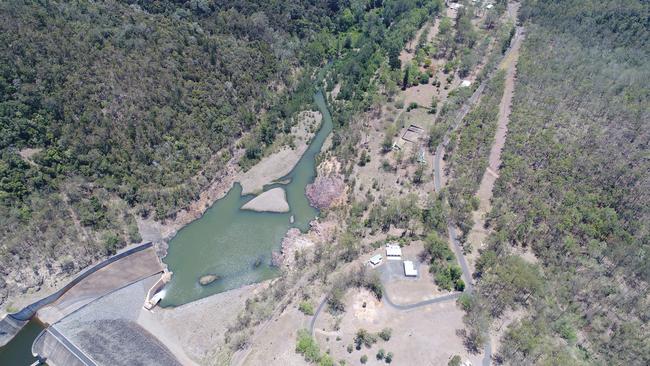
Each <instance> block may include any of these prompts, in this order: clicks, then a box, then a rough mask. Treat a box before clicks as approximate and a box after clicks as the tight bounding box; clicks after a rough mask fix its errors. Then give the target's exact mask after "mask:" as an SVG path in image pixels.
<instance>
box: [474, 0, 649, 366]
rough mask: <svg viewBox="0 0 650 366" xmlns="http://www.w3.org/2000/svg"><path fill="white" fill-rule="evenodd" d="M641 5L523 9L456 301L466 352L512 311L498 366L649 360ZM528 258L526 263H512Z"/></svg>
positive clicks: (530, 5)
mask: <svg viewBox="0 0 650 366" xmlns="http://www.w3.org/2000/svg"><path fill="white" fill-rule="evenodd" d="M649 12H650V6H649V5H648V3H645V2H639V1H632V0H630V1H583V0H580V1H578V0H575V1H563V2H543V1H525V2H524V3H523V5H522V8H521V21H523V22H524V23H525V26H526V29H527V36H526V40H525V42H524V44H523V47H522V51H521V56H520V59H519V64H518V74H517V83H516V86H515V96H514V101H513V109H512V115H511V121H510V124H509V132H508V138H507V141H506V145H505V149H504V152H503V155H502V157H503V164H502V167H501V171H500V178H499V179H498V180H497V183H496V186H495V192H494V193H495V194H494V204H493V207H494V208H493V211H492V212H491V213H490V216H489V224H490V226H491V227H492V228H493V229H494V234H493V235H492V236H491V237H490V239H489V248H488V249H487V250H486V251H484V252H483V253H482V255H481V258H480V260H479V263H478V266H477V276H478V277H479V282H478V286H477V289H478V293H477V295H476V296H475V297H474V298H470V299H467V298H466V299H464V300H463V305H464V306H465V307H466V309H468V315H467V318H466V320H467V323H468V325H469V326H470V337H469V338H470V339H469V340H470V343H471V344H475V345H476V346H478V345H479V344H480V343H481V342H482V341H483V340H484V338H483V337H484V336H485V329H486V327H487V324H489V322H490V321H489V319H492V318H499V317H501V316H502V315H503V314H504V312H505V311H508V310H509V309H524V315H523V316H522V317H521V319H519V320H517V321H515V322H514V323H513V324H511V325H510V326H509V327H508V328H507V330H506V332H505V335H504V337H503V339H502V343H501V346H500V349H499V352H498V356H497V357H498V358H499V360H501V361H503V362H506V363H508V364H517V365H519V364H563V365H567V364H602V365H612V364H628V365H647V364H648V363H649V362H650V329H649V328H648V322H649V321H650V318H649V317H648V315H649V313H648V308H649V307H650V304H649V303H648V293H649V291H648V281H649V280H650V259H649V258H648V253H650V226H649V225H648V223H649V222H650V195H649V193H648V192H649V191H650V190H649V189H648V188H649V187H650V185H649V182H650V160H648V151H649V150H648V149H649V144H650V125H649V122H648V121H650V85H649V84H648V80H650V64H649V63H648V62H647V60H648V59H650V49H649V47H648V40H649V39H650V29H649V27H648V25H649V24H648V14H649ZM522 247H523V248H526V249H528V250H530V251H532V252H533V253H534V254H535V257H536V263H531V262H530V261H526V260H523V259H521V258H520V257H518V256H516V255H515V254H513V248H515V249H517V251H520V250H521V248H522Z"/></svg>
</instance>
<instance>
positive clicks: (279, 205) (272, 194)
mask: <svg viewBox="0 0 650 366" xmlns="http://www.w3.org/2000/svg"><path fill="white" fill-rule="evenodd" d="M241 209H242V210H251V211H257V212H289V203H288V202H287V195H286V193H285V191H284V189H283V188H280V187H278V188H273V189H270V190H268V191H266V192H264V193H262V194H260V195H259V196H257V197H255V198H253V199H252V200H250V201H248V202H247V203H246V204H245V205H243V206H242V207H241Z"/></svg>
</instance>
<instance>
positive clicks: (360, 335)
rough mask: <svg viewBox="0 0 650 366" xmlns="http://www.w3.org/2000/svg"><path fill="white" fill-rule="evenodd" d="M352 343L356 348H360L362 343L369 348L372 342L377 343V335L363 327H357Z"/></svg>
mask: <svg viewBox="0 0 650 366" xmlns="http://www.w3.org/2000/svg"><path fill="white" fill-rule="evenodd" d="M354 343H355V344H356V346H357V349H361V345H362V344H363V345H365V346H366V347H367V348H370V347H372V345H373V344H375V343H377V336H376V335H374V334H372V333H370V332H368V331H367V330H365V329H359V330H358V331H357V335H356V336H355V337H354Z"/></svg>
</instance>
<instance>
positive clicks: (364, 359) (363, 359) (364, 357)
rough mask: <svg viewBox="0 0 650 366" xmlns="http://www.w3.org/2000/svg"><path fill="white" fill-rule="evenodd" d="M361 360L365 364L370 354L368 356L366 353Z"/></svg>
mask: <svg viewBox="0 0 650 366" xmlns="http://www.w3.org/2000/svg"><path fill="white" fill-rule="evenodd" d="M359 361H361V363H363V364H365V363H366V362H368V356H366V355H363V356H361V358H360V359H359Z"/></svg>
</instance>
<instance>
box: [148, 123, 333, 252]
mask: <svg viewBox="0 0 650 366" xmlns="http://www.w3.org/2000/svg"><path fill="white" fill-rule="evenodd" d="M296 118H297V124H296V126H295V127H293V128H292V129H291V134H290V135H289V136H287V137H286V139H285V142H286V143H288V142H287V140H288V141H292V143H293V146H294V148H289V147H286V146H285V147H282V148H280V149H279V151H277V152H275V153H273V154H271V155H269V156H267V157H265V158H264V159H262V161H260V162H259V163H258V164H256V165H255V166H254V167H252V168H251V169H250V170H248V171H247V172H242V171H241V168H240V167H239V165H238V164H237V162H238V161H239V159H240V158H241V157H242V156H243V154H244V150H243V149H238V150H235V151H234V152H233V158H232V159H231V160H230V161H229V162H228V163H227V164H226V165H225V166H224V167H223V169H222V170H221V172H220V174H218V175H217V176H216V177H215V178H214V179H213V180H212V182H211V183H210V185H209V186H208V187H207V188H206V189H205V190H204V191H202V192H201V193H200V194H199V198H198V199H197V200H195V201H193V202H191V203H190V204H189V206H188V207H187V208H185V209H183V210H180V211H178V212H177V214H176V217H175V218H174V219H169V220H165V221H163V222H160V221H155V220H153V219H150V218H149V219H143V218H141V217H138V218H137V221H138V229H139V230H140V234H141V236H142V239H143V241H152V242H155V243H160V242H164V241H165V240H168V239H170V238H171V237H173V236H174V235H175V234H176V232H177V231H178V230H180V229H181V228H182V227H183V226H185V225H187V224H189V223H190V222H192V221H194V220H196V219H198V218H200V217H201V215H203V213H204V212H205V211H206V210H207V209H208V208H209V207H210V206H211V205H212V204H213V203H214V202H215V201H217V200H219V199H221V198H223V197H224V196H225V195H226V193H228V191H229V190H230V189H231V188H232V186H233V184H234V183H235V182H239V183H240V184H241V186H242V194H243V195H245V194H251V193H256V192H261V191H262V188H263V187H264V186H265V185H266V184H269V183H272V182H274V181H276V180H278V179H279V178H282V177H283V176H285V175H287V174H289V173H290V172H291V170H292V169H293V167H294V166H295V165H296V164H297V163H298V161H299V160H300V158H301V157H302V155H303V154H304V153H305V151H306V150H307V147H308V144H309V142H310V141H311V138H312V137H313V136H314V133H315V132H316V130H317V129H318V127H319V126H320V123H321V120H322V118H323V116H322V114H321V113H320V112H316V111H304V112H301V113H300V114H299V115H298V116H297V117H296ZM216 158H218V157H215V159H216ZM164 252H165V248H164V245H163V247H162V248H161V252H160V254H161V256H164V254H165V253H164Z"/></svg>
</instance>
